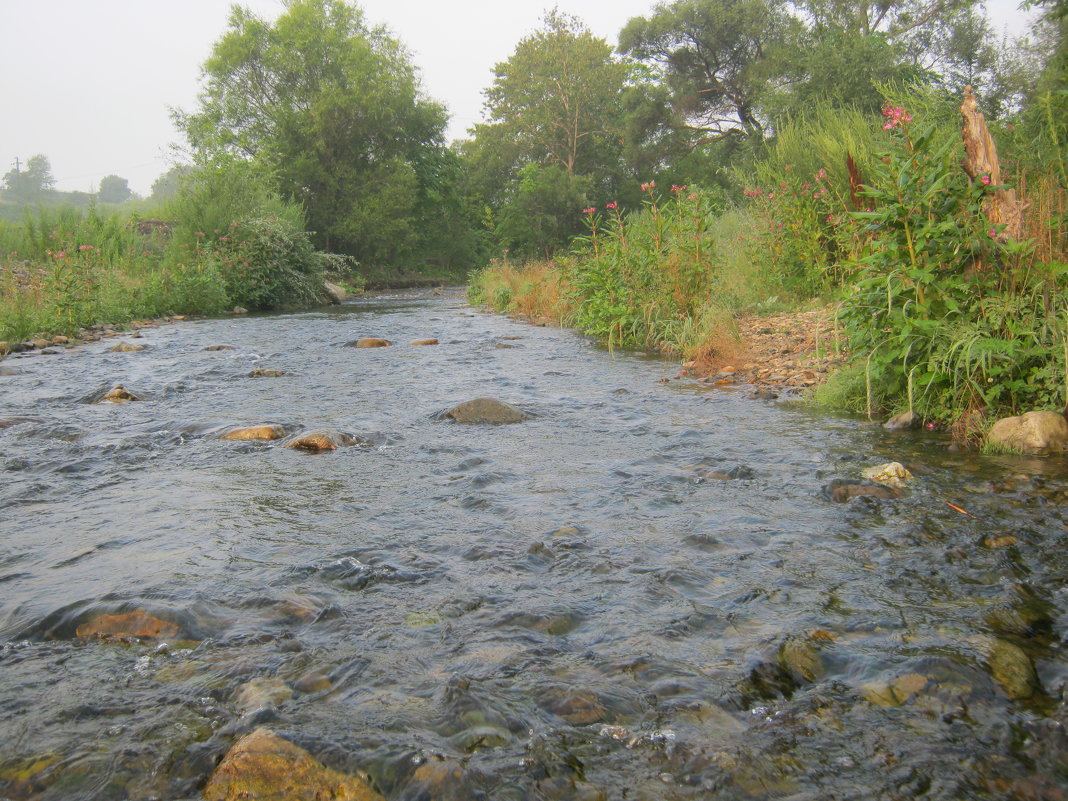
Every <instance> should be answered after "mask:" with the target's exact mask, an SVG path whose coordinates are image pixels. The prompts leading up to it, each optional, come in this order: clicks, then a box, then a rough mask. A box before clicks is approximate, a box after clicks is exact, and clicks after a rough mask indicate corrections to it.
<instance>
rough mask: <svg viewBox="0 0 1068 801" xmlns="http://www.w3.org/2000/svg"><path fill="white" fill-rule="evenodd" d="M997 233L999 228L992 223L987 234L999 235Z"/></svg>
mask: <svg viewBox="0 0 1068 801" xmlns="http://www.w3.org/2000/svg"><path fill="white" fill-rule="evenodd" d="M997 233H998V231H997V229H996V228H995V227H994V226H992V225H991V226H990V230H989V231H987V234H988V235H990V236H997Z"/></svg>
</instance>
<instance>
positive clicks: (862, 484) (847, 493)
mask: <svg viewBox="0 0 1068 801" xmlns="http://www.w3.org/2000/svg"><path fill="white" fill-rule="evenodd" d="M823 494H824V496H825V497H827V498H829V499H830V500H832V501H834V502H835V503H845V502H846V501H849V500H852V499H853V498H861V497H871V498H878V499H881V500H889V499H892V498H903V497H904V496H905V491H904V490H901V489H897V488H895V487H887V486H884V485H883V484H875V483H873V482H870V481H857V480H855V479H848V478H836V479H834V481H832V482H831V483H830V484H827V485H826V486H825V487H824V488H823Z"/></svg>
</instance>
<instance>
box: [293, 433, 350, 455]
mask: <svg viewBox="0 0 1068 801" xmlns="http://www.w3.org/2000/svg"><path fill="white" fill-rule="evenodd" d="M356 442H357V440H356V438H355V437H353V436H350V435H349V434H343V433H342V432H340V431H330V430H328V429H320V430H318V431H308V432H305V433H303V434H298V435H297V436H296V437H294V438H293V439H291V440H290V441H289V442H287V443H286V447H287V448H296V449H297V450H302V451H312V452H315V453H318V452H320V451H336V450H337V449H338V448H345V447H348V446H349V445H355V444H356Z"/></svg>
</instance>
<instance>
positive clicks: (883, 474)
mask: <svg viewBox="0 0 1068 801" xmlns="http://www.w3.org/2000/svg"><path fill="white" fill-rule="evenodd" d="M861 475H862V476H864V478H866V479H868V480H869V481H874V482H875V483H876V484H885V485H886V486H888V487H897V488H898V489H900V488H902V487H904V486H905V482H906V481H908V480H909V479H910V478H912V473H910V472H909V471H908V470H906V469H905V466H904V465H903V464H901V462H887V463H886V464H881V465H878V466H877V467H868V468H865V469H864V470H862V471H861Z"/></svg>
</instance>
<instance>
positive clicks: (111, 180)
mask: <svg viewBox="0 0 1068 801" xmlns="http://www.w3.org/2000/svg"><path fill="white" fill-rule="evenodd" d="M96 194H97V197H98V198H99V200H100V202H101V203H122V202H123V201H125V200H129V199H130V198H132V197H133V191H131V189H130V182H129V181H127V180H126V179H125V178H120V177H119V176H117V175H105V176H104V177H103V178H101V179H100V187H99V189H98V190H97V193H96Z"/></svg>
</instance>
